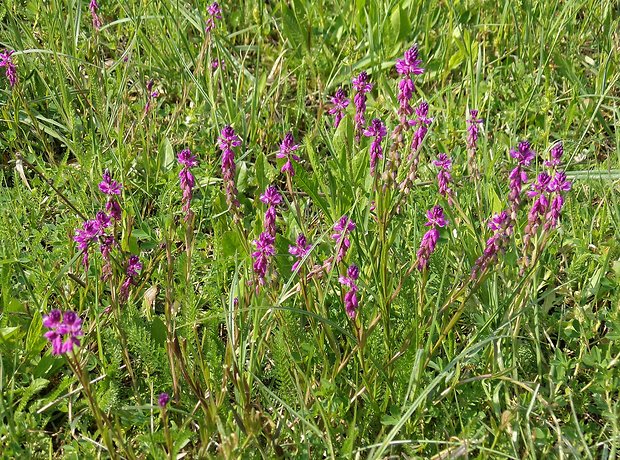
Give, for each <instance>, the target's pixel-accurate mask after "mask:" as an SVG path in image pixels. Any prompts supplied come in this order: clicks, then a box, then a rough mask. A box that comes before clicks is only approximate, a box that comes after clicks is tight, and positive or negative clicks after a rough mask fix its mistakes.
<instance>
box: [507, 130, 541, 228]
mask: <svg viewBox="0 0 620 460" xmlns="http://www.w3.org/2000/svg"><path fill="white" fill-rule="evenodd" d="M510 156H511V157H512V158H514V159H515V160H517V166H516V167H515V168H514V169H513V170H512V171H511V172H510V176H509V178H510V193H509V194H508V201H510V202H511V203H512V214H513V215H512V218H513V219H514V218H515V216H516V211H517V209H518V208H519V206H520V205H521V188H522V187H523V184H525V183H526V182H527V173H526V172H525V169H524V167H525V166H529V164H530V163H531V162H532V160H533V159H534V157H535V156H536V154H535V153H534V151H533V150H532V149H531V147H530V143H529V142H528V141H521V142H519V145H518V146H517V148H516V149H511V150H510Z"/></svg>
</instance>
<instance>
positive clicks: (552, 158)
mask: <svg viewBox="0 0 620 460" xmlns="http://www.w3.org/2000/svg"><path fill="white" fill-rule="evenodd" d="M562 155H564V146H563V145H562V142H557V143H556V144H555V145H554V146H553V147H551V150H549V159H548V160H545V166H546V167H547V168H550V169H555V168H557V167H558V166H559V165H560V163H562Z"/></svg>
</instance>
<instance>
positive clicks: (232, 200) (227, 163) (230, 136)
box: [217, 126, 241, 208]
mask: <svg viewBox="0 0 620 460" xmlns="http://www.w3.org/2000/svg"><path fill="white" fill-rule="evenodd" d="M217 143H218V146H219V148H220V150H221V151H222V178H223V179H224V188H225V190H226V202H227V203H228V206H230V207H235V208H238V207H239V201H238V200H237V187H236V185H235V168H236V167H235V153H234V152H233V150H232V149H233V147H238V146H240V145H241V139H240V138H239V136H237V134H236V133H235V130H234V129H233V128H232V126H225V127H224V129H222V133H221V135H220V137H219V138H218V139H217Z"/></svg>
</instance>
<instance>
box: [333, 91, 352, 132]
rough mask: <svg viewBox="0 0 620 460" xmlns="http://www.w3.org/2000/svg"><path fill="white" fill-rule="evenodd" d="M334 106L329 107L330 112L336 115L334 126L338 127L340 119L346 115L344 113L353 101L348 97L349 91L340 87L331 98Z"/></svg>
mask: <svg viewBox="0 0 620 460" xmlns="http://www.w3.org/2000/svg"><path fill="white" fill-rule="evenodd" d="M331 102H332V107H331V108H330V109H329V114H330V115H334V128H337V127H338V125H339V124H340V121H341V120H342V118H343V117H344V113H345V111H346V109H347V107H348V105H349V103H350V102H351V101H350V100H349V99H348V98H347V93H346V92H345V90H344V89H342V88H338V91H336V94H335V95H334V96H332V98H331Z"/></svg>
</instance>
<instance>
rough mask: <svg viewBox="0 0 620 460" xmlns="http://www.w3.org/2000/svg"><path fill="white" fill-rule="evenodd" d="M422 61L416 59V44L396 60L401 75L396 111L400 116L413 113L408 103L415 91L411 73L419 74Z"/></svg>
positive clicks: (397, 69) (422, 71) (422, 70)
mask: <svg viewBox="0 0 620 460" xmlns="http://www.w3.org/2000/svg"><path fill="white" fill-rule="evenodd" d="M420 64H422V61H421V60H420V59H418V45H413V46H412V47H411V48H409V49H408V50H407V51H405V56H404V58H403V59H397V60H396V71H397V72H398V73H399V74H400V75H402V76H403V78H402V79H401V81H400V82H399V83H398V104H399V109H398V113H399V115H401V116H409V115H411V114H412V113H413V108H412V107H411V105H410V104H409V101H411V98H412V97H413V92H414V91H415V83H414V82H413V79H412V78H411V76H412V75H421V74H423V73H424V69H423V68H422V67H420Z"/></svg>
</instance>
